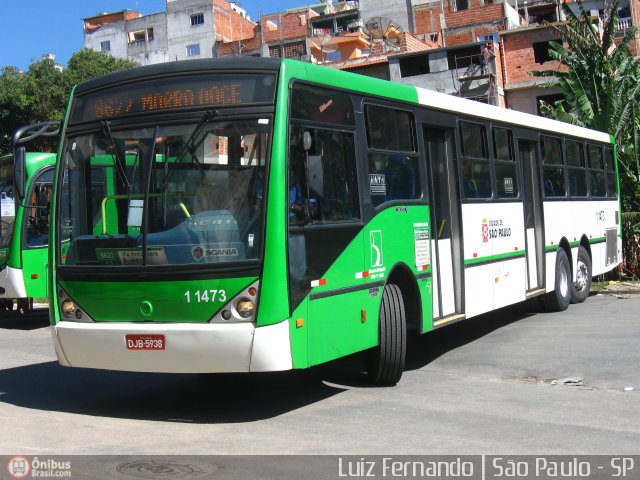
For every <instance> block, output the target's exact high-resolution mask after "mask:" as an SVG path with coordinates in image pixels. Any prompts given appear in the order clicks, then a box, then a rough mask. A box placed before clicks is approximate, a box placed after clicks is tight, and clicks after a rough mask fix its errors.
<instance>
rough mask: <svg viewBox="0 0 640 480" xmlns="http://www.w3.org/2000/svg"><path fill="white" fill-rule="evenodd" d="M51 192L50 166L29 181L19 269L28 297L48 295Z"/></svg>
mask: <svg viewBox="0 0 640 480" xmlns="http://www.w3.org/2000/svg"><path fill="white" fill-rule="evenodd" d="M52 191H53V168H47V169H46V170H43V171H41V172H39V173H38V174H37V175H36V177H35V178H34V179H33V180H32V181H31V187H30V190H29V196H28V197H27V199H26V201H25V203H26V204H27V205H26V206H25V209H24V216H23V222H24V230H23V232H24V237H23V243H22V270H23V274H24V283H25V287H26V289H27V296H28V297H32V298H44V297H46V296H47V263H48V250H47V246H48V243H49V208H50V205H51V193H52Z"/></svg>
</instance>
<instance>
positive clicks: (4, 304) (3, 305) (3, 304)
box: [0, 299, 13, 311]
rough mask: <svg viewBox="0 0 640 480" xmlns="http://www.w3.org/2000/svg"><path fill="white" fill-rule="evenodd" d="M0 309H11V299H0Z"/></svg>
mask: <svg viewBox="0 0 640 480" xmlns="http://www.w3.org/2000/svg"><path fill="white" fill-rule="evenodd" d="M0 310H9V311H13V300H5V299H2V300H0Z"/></svg>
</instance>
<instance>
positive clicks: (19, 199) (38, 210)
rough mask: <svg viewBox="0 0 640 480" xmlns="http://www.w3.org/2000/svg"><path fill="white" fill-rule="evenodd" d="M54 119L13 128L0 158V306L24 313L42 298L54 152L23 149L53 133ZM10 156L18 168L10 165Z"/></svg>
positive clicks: (45, 277) (55, 127)
mask: <svg viewBox="0 0 640 480" xmlns="http://www.w3.org/2000/svg"><path fill="white" fill-rule="evenodd" d="M59 127H60V124H59V122H44V123H40V124H35V125H29V126H25V127H22V128H20V129H18V130H17V131H16V132H15V134H14V137H13V142H14V154H13V155H6V156H3V157H0V202H1V207H2V208H1V210H0V223H1V226H0V310H13V309H14V308H17V309H18V310H19V311H20V312H21V313H27V312H28V311H30V310H31V309H32V308H33V299H34V298H46V297H47V296H48V291H47V265H48V250H47V246H48V244H49V241H48V238H49V209H50V205H51V195H52V190H53V172H54V165H55V161H56V154H55V153H39V152H25V147H24V145H25V144H27V143H29V142H31V141H33V140H35V139H36V138H39V137H54V136H57V135H58V131H59ZM16 160H17V165H18V167H17V168H16Z"/></svg>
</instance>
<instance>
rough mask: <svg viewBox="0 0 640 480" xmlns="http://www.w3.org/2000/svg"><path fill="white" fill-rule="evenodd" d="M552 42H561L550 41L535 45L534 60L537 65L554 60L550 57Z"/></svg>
mask: <svg viewBox="0 0 640 480" xmlns="http://www.w3.org/2000/svg"><path fill="white" fill-rule="evenodd" d="M551 42H560V40H548V41H546V42H535V43H534V44H533V58H534V59H535V62H536V63H540V64H542V63H545V62H549V61H551V60H553V59H552V58H551V56H550V55H549V44H550V43H551Z"/></svg>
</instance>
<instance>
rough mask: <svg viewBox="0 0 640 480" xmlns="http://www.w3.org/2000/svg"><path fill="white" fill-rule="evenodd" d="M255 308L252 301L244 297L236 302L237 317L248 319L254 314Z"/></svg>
mask: <svg viewBox="0 0 640 480" xmlns="http://www.w3.org/2000/svg"><path fill="white" fill-rule="evenodd" d="M255 309H256V306H255V304H254V303H253V301H252V300H249V299H248V298H246V297H242V298H241V299H240V300H238V301H237V302H236V311H237V312H238V315H240V316H241V317H242V318H249V317H251V316H253V313H254V312H255Z"/></svg>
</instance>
